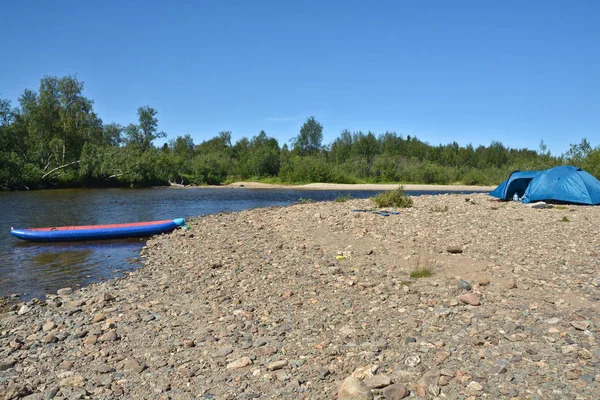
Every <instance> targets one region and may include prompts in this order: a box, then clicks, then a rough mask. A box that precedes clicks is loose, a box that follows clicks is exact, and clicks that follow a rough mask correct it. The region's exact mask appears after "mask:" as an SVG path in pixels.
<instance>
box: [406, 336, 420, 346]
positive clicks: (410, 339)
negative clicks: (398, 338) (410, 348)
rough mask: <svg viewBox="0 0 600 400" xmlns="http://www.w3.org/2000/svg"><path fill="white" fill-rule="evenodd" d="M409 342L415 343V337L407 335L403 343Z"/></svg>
mask: <svg viewBox="0 0 600 400" xmlns="http://www.w3.org/2000/svg"><path fill="white" fill-rule="evenodd" d="M409 343H417V339H415V338H414V337H412V336H407V337H406V339H404V344H409Z"/></svg>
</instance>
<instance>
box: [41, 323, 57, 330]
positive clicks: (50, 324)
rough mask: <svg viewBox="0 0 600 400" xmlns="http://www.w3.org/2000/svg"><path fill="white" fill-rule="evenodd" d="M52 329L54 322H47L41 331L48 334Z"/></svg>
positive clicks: (54, 326) (54, 325)
mask: <svg viewBox="0 0 600 400" xmlns="http://www.w3.org/2000/svg"><path fill="white" fill-rule="evenodd" d="M53 329H56V323H55V322H54V321H48V322H46V323H45V324H44V325H42V330H43V331H44V332H50V331H51V330H53Z"/></svg>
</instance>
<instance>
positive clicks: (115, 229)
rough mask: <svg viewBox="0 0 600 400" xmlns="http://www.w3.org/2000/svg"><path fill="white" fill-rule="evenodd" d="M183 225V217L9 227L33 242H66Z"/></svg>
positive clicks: (148, 233) (147, 233)
mask: <svg viewBox="0 0 600 400" xmlns="http://www.w3.org/2000/svg"><path fill="white" fill-rule="evenodd" d="M184 225H185V219H183V218H177V219H167V220H163V221H149V222H133V223H130V224H111V225H86V226H59V227H54V228H28V229H14V228H10V234H11V235H13V236H16V237H18V238H19V239H23V240H30V241H34V242H66V241H73V240H102V239H122V238H130V237H142V236H152V235H158V234H160V233H166V232H171V231H173V230H174V229H175V228H177V227H181V226H184Z"/></svg>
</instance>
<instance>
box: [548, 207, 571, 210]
mask: <svg viewBox="0 0 600 400" xmlns="http://www.w3.org/2000/svg"><path fill="white" fill-rule="evenodd" d="M552 208H554V209H557V210H568V209H569V207H567V206H553V207H552Z"/></svg>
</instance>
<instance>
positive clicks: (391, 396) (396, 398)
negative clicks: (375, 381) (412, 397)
mask: <svg viewBox="0 0 600 400" xmlns="http://www.w3.org/2000/svg"><path fill="white" fill-rule="evenodd" d="M409 394H410V391H409V390H408V389H407V388H406V386H404V385H401V384H399V383H394V384H393V385H390V386H387V387H385V388H384V389H383V395H384V396H385V398H386V399H387V400H400V399H403V398H405V397H408V395H409Z"/></svg>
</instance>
